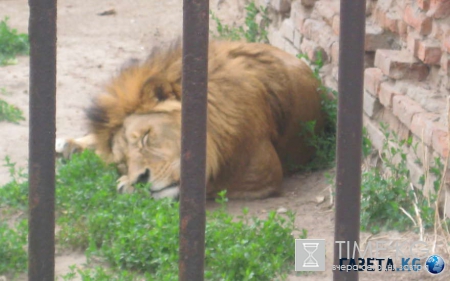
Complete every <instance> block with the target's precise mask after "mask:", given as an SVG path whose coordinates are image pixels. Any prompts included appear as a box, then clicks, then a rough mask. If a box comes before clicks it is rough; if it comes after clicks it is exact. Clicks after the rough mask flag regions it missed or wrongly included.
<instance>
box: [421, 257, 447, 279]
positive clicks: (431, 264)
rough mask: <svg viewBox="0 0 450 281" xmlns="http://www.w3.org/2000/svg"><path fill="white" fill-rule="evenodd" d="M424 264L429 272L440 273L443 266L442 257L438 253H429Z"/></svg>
mask: <svg viewBox="0 0 450 281" xmlns="http://www.w3.org/2000/svg"><path fill="white" fill-rule="evenodd" d="M425 266H426V268H427V270H428V272H429V273H431V274H433V275H437V274H440V273H442V271H444V268H445V262H444V259H443V258H442V257H441V256H438V255H431V256H430V257H429V258H428V259H427V260H426V262H425Z"/></svg>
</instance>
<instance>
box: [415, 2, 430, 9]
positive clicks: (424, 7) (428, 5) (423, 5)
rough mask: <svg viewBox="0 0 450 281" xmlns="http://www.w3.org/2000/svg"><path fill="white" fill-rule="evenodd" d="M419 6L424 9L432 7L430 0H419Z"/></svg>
mask: <svg viewBox="0 0 450 281" xmlns="http://www.w3.org/2000/svg"><path fill="white" fill-rule="evenodd" d="M417 6H419V8H420V9H422V10H424V11H428V9H429V8H430V0H417Z"/></svg>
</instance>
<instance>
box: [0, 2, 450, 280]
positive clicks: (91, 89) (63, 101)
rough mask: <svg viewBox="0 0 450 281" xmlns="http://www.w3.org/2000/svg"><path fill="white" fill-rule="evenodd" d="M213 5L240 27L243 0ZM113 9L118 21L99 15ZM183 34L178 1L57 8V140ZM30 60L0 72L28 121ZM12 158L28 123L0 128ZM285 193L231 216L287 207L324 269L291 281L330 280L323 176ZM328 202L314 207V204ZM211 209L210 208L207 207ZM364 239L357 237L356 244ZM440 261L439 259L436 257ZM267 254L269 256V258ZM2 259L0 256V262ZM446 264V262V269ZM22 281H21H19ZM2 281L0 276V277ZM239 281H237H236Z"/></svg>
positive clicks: (415, 276) (22, 20) (24, 7)
mask: <svg viewBox="0 0 450 281" xmlns="http://www.w3.org/2000/svg"><path fill="white" fill-rule="evenodd" d="M220 2H221V4H220V10H218V9H217V3H218V1H217V0H213V1H211V8H212V9H213V10H215V12H216V14H217V15H218V16H219V17H220V18H221V19H223V20H224V21H225V22H226V23H233V22H236V21H238V22H241V21H242V18H243V12H242V11H243V5H244V3H243V2H244V0H224V1H220ZM110 9H114V10H115V11H116V14H115V15H109V16H100V15H99V13H102V12H104V11H107V10H110ZM5 16H8V17H9V18H10V20H9V23H10V25H11V26H13V27H14V28H17V29H18V30H19V31H21V32H27V29H28V16H29V9H28V1H27V0H0V18H2V19H3V18H4V17H5ZM181 30H182V0H164V1H155V0H123V1H108V0H95V1H79V0H59V1H58V69H57V72H58V77H57V116H56V122H57V137H69V136H82V135H83V134H85V133H86V130H85V117H84V114H83V108H85V106H86V105H87V104H88V103H89V101H90V99H91V98H92V97H94V96H95V95H96V94H98V93H99V92H100V91H101V87H102V85H103V83H105V82H107V79H108V77H110V75H111V74H113V73H114V72H115V71H117V70H118V68H119V67H120V66H121V64H122V63H123V62H125V61H126V60H127V59H129V58H132V57H134V58H144V57H145V56H146V55H147V54H148V51H149V50H150V49H151V48H152V47H153V46H155V45H161V44H166V43H168V42H169V41H170V40H171V39H173V38H175V37H178V36H179V35H180V33H181ZM28 68H29V58H28V57H20V58H19V61H18V63H17V64H16V65H10V66H5V67H0V88H5V89H6V91H7V93H8V94H6V95H2V96H1V98H2V99H5V100H6V101H8V102H10V103H12V104H14V105H16V106H18V107H19V108H20V109H22V110H23V112H24V114H25V118H26V120H28V100H29V99H28V79H29V75H28V73H29V69H28ZM7 155H8V156H10V157H11V160H12V161H13V162H16V163H17V165H19V167H23V168H26V167H27V155H28V122H27V121H23V122H21V123H20V124H18V125H16V124H10V123H5V122H2V123H0V159H4V157H5V156H7ZM8 180H9V175H8V172H7V169H6V168H5V167H0V185H2V184H4V183H6V182H7V181H8ZM284 185H285V186H284V191H285V192H284V194H283V195H282V196H281V197H278V198H271V199H266V200H259V201H251V202H245V201H231V202H229V205H228V209H229V211H230V212H231V213H236V214H238V213H240V212H241V210H242V208H243V207H244V206H247V207H249V209H250V212H251V213H252V214H258V215H260V216H264V215H265V214H266V213H267V212H268V211H269V210H279V209H280V208H286V209H289V210H293V211H295V212H296V213H297V220H296V226H297V227H299V228H305V229H307V230H308V238H311V239H325V240H326V243H327V244H326V255H327V267H326V268H327V269H326V271H325V272H320V273H311V274H308V275H301V276H296V275H295V274H292V275H291V276H290V277H289V280H290V281H295V280H311V281H312V280H332V275H333V273H332V270H331V266H330V265H331V264H332V256H333V235H334V213H333V210H332V209H330V208H327V207H326V205H327V204H328V203H327V202H328V196H329V191H328V189H327V186H328V184H327V181H326V179H325V177H324V175H323V172H318V173H313V174H309V175H305V174H303V175H297V176H294V177H291V178H286V179H285V182H284ZM321 196H327V197H326V199H325V202H324V203H322V204H320V205H319V204H318V203H317V202H318V201H317V198H318V197H321ZM208 207H209V208H211V207H213V204H209V206H208ZM368 237H369V235H368V234H365V233H362V234H361V241H366V240H367V239H368ZM377 238H378V239H383V240H390V239H398V240H405V239H409V240H410V241H415V240H417V236H414V235H413V234H408V235H406V236H405V235H404V234H398V233H382V234H380V235H377V236H376V237H371V239H377ZM437 253H438V254H443V253H440V252H437ZM267 254H270V253H267ZM0 258H1V257H0ZM84 262H85V258H84V255H83V254H82V253H69V254H67V253H66V254H58V256H57V260H56V273H57V274H58V275H60V274H64V273H67V272H68V271H69V269H68V267H69V266H70V265H73V264H76V265H78V266H82V265H83V263H84ZM449 266H450V260H449V259H448V258H447V267H449ZM23 278H24V280H25V277H23ZM387 278H389V279H391V280H450V270H449V269H448V268H447V269H446V270H445V272H444V273H443V274H440V275H439V276H437V277H434V276H431V275H430V274H427V273H425V272H421V273H412V272H405V273H398V272H395V273H386V272H381V273H377V272H375V273H373V272H361V274H360V280H375V281H376V280H385V279H387ZM0 280H1V277H0ZM236 281H239V280H236Z"/></svg>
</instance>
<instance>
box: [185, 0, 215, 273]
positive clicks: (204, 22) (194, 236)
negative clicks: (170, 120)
mask: <svg viewBox="0 0 450 281" xmlns="http://www.w3.org/2000/svg"><path fill="white" fill-rule="evenodd" d="M208 33H209V1H208V0H184V2H183V79H182V89H183V94H182V105H183V106H182V130H181V132H182V139H181V187H180V189H181V191H180V249H179V254H180V258H179V280H180V281H202V280H204V259H205V223H206V214H205V193H206V181H205V179H206V177H205V173H206V171H205V170H206V113H207V106H206V104H207V84H208V82H207V80H208Z"/></svg>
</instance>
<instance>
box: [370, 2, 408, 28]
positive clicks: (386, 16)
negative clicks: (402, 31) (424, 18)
mask: <svg viewBox="0 0 450 281" xmlns="http://www.w3.org/2000/svg"><path fill="white" fill-rule="evenodd" d="M374 15H375V20H376V22H377V23H378V24H379V25H380V26H381V27H382V28H385V29H388V30H390V31H392V32H394V33H398V22H399V21H401V20H400V18H401V17H400V16H399V15H398V14H397V13H396V12H395V11H388V10H385V9H382V8H380V7H377V8H376V9H375V12H374Z"/></svg>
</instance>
